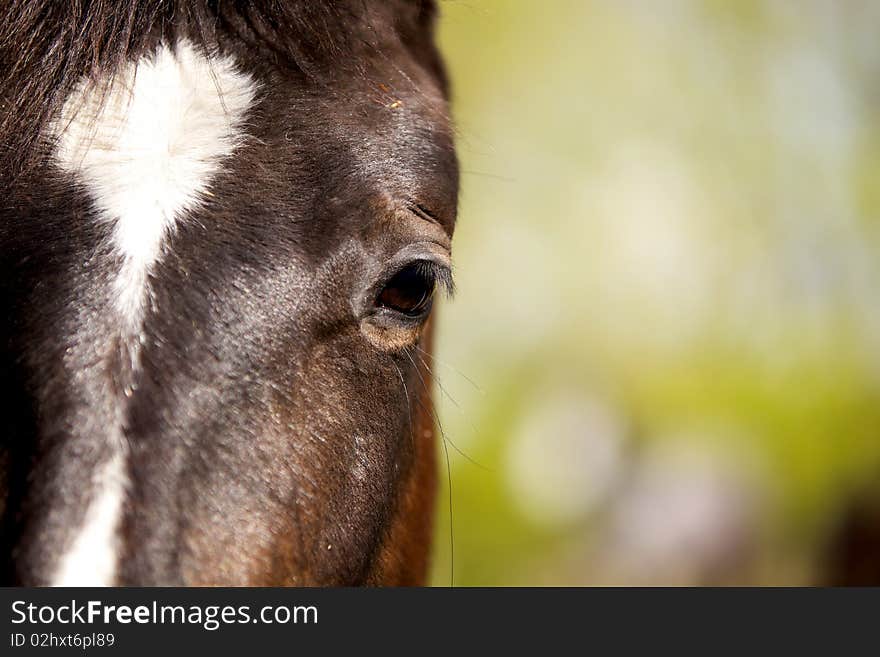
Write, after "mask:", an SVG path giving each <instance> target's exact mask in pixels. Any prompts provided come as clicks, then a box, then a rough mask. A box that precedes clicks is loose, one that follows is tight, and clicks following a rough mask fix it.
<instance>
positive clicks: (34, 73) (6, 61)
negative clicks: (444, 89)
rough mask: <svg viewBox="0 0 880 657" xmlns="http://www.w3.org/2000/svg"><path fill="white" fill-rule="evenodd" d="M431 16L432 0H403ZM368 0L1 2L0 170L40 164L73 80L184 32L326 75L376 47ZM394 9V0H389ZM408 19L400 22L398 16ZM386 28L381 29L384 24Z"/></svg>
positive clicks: (202, 42) (416, 17) (200, 41)
mask: <svg viewBox="0 0 880 657" xmlns="http://www.w3.org/2000/svg"><path fill="white" fill-rule="evenodd" d="M401 3H402V4H403V5H405V6H406V8H407V9H408V11H409V13H410V14H411V15H412V22H413V23H415V24H419V25H420V26H424V25H425V24H428V23H431V22H433V19H434V13H435V11H434V9H435V8H434V2H433V0H401ZM369 4H370V3H368V2H367V0H352V1H345V0H337V1H334V0H228V1H226V2H224V1H222V0H152V1H151V0H128V1H124V0H91V1H90V0H69V1H67V0H65V1H64V2H58V1H57V0H6V2H3V3H2V4H0V168H2V171H3V174H5V175H12V176H14V175H15V173H16V172H18V171H21V170H22V169H24V168H26V167H27V166H29V165H30V164H32V163H33V160H34V158H35V157H36V152H37V149H36V148H35V147H36V146H37V143H38V140H39V137H40V134H41V133H42V132H43V128H44V127H45V126H46V124H47V123H48V122H49V121H51V120H52V117H53V116H55V114H56V112H57V111H58V110H59V108H60V106H61V104H62V103H63V101H64V99H65V97H66V96H67V94H68V93H69V92H70V90H71V88H72V86H73V85H74V84H76V83H77V81H79V80H81V79H82V78H84V77H86V78H92V79H94V78H98V77H100V76H102V75H104V74H107V73H109V72H112V71H113V70H115V69H116V68H117V67H119V66H120V65H121V64H123V63H124V62H126V61H131V60H136V59H138V58H140V57H142V56H143V55H144V54H146V53H148V52H150V51H151V50H152V49H153V48H155V46H156V45H157V44H158V43H159V42H161V41H168V42H170V43H174V42H175V41H176V40H177V39H179V38H187V39H189V40H190V41H191V42H193V43H194V44H196V45H197V46H199V47H202V48H204V49H208V50H211V49H217V48H220V49H222V48H224V47H230V46H232V47H237V48H249V49H252V50H255V51H260V52H261V55H262V59H264V60H266V61H270V62H272V63H274V64H277V65H280V66H282V67H284V68H286V69H287V70H290V71H292V72H298V73H299V74H301V75H305V76H307V77H309V78H311V79H313V80H316V81H320V80H321V79H322V78H323V77H325V76H332V74H333V71H334V70H338V69H339V67H340V66H348V65H353V62H355V61H356V57H354V55H355V54H356V52H357V51H358V50H359V49H361V48H369V47H370V46H371V44H372V43H375V37H376V34H375V30H376V29H377V28H376V27H375V26H374V22H373V20H372V18H373V15H372V14H373V13H374V9H375V8H374V7H371V6H368V5H369ZM384 4H387V5H392V4H394V5H396V4H398V3H397V2H390V1H389V2H386V3H384ZM401 22H402V21H401ZM379 29H383V28H379ZM394 29H398V30H401V29H402V30H406V29H407V26H406V25H395V26H394Z"/></svg>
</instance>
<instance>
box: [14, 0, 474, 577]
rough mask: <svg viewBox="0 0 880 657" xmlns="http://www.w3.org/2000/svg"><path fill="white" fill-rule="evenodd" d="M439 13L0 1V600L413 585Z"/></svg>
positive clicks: (450, 209)
mask: <svg viewBox="0 0 880 657" xmlns="http://www.w3.org/2000/svg"><path fill="white" fill-rule="evenodd" d="M436 14H437V11H436V8H435V5H434V3H433V2H432V1H429V0H333V1H330V0H286V1H284V2H281V1H278V0H255V1H253V2H244V1H235V0H226V1H223V0H160V1H152V2H149V1H145V0H122V1H116V0H113V1H111V0H71V2H63V3H59V2H55V1H54V0H4V1H3V2H2V4H0V145H2V146H0V148H2V154H0V247H2V248H0V251H2V265H0V304H2V312H3V321H2V328H0V332H2V334H0V345H2V346H0V359H2V368H0V389H2V393H3V394H2V399H3V405H4V408H3V415H4V425H5V428H4V431H3V434H2V437H0V513H2V542H0V543H2V546H0V549H2V552H3V560H4V561H3V563H4V566H5V568H4V570H3V573H4V575H3V580H4V583H6V584H11V585H25V586H77V585H90V586H104V585H107V586H115V585H125V586H129V585H138V586H180V585H186V586H212V585H235V586H238V585H251V586H264V585H271V586H278V585H294V586H323V585H418V584H422V583H424V582H425V578H426V572H427V569H428V565H429V557H430V550H429V546H430V543H431V531H432V515H433V507H434V498H435V488H436V473H435V468H436V462H435V458H436V457H435V449H436V438H435V422H434V419H433V407H432V406H431V393H430V388H431V382H430V368H429V367H428V361H427V360H426V359H427V358H428V357H429V354H430V351H431V332H432V331H431V328H430V327H431V322H430V321H429V320H430V317H431V310H432V307H433V305H434V300H435V298H436V297H437V296H439V291H443V290H446V291H449V292H451V290H452V274H451V271H452V269H451V239H452V235H453V229H454V225H455V219H456V208H457V196H458V165H457V159H456V152H455V147H454V131H453V127H452V123H451V120H450V118H449V107H448V97H449V85H448V81H447V77H446V73H445V71H444V66H443V62H442V59H441V56H440V54H439V52H438V49H437V47H436V44H435V40H434V32H435V24H436Z"/></svg>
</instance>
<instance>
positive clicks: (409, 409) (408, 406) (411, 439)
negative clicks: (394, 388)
mask: <svg viewBox="0 0 880 657" xmlns="http://www.w3.org/2000/svg"><path fill="white" fill-rule="evenodd" d="M390 360H391V364H392V365H394V369H396V370H397V376H399V377H400V383H401V384H402V385H403V394H404V395H406V414H407V416H408V417H409V442H410V445H411V446H412V448H413V452H415V449H416V439H415V436H414V435H413V419H412V403H411V402H410V400H409V390H407V389H406V381H404V380H403V372H401V371H400V368H399V367H398V366H397V363H395V362H394V359H393V358H392V359H390Z"/></svg>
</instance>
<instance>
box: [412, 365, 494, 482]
mask: <svg viewBox="0 0 880 657" xmlns="http://www.w3.org/2000/svg"><path fill="white" fill-rule="evenodd" d="M403 353H405V354H406V356H407V358H409V362H411V363H412V364H413V367H414V368H415V370H416V376H418V377H419V380H420V381H421V382H422V387H423V388H424V389H425V392H427V393H428V394H429V395H430V393H431V389H430V388H429V387H428V384H427V383H426V382H425V379H424V377H422V375H421V373H420V372H419V366H418V365H416V362H415V361H414V360H413V357H412V355H410V353H409V352H408V351H407V350H406V349H404V350H403ZM425 367H427V365H426V366H425ZM423 408H424V406H423ZM425 410H428V409H425ZM430 413H431V415H432V416H433V417H434V421H435V422H436V423H437V427H438V428H439V429H440V435H441V436H442V437H443V440H444V442H448V443H449V444H450V445H452V449H454V450H455V451H456V452H458V453H459V455H461V456H462V457H463V458H465V459H466V460H467V461H468V462H469V463H472V464H473V465H475V466H477V467H478V468H480V469H482V470H486V471H487V472H492V470H490V469H489V468H487V467H486V466H485V465H482V464H481V463H478V462H477V461H475V460H474V459H472V458H471V457H470V456H468V455H467V454H465V453H464V452H463V451H461V449H459V447H458V445H456V444H455V443H454V442H452V441H451V440H450V439H449V437H448V436H447V435H446V431H444V429H443V423H442V422H440V416H439V415H437V412H436V411H435V410H434V409H433V408H432V409H431V410H430Z"/></svg>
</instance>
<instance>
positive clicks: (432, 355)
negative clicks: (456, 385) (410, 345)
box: [415, 345, 486, 395]
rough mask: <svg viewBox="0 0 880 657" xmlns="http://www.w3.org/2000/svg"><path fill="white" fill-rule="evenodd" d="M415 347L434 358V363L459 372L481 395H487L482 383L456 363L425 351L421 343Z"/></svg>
mask: <svg viewBox="0 0 880 657" xmlns="http://www.w3.org/2000/svg"><path fill="white" fill-rule="evenodd" d="M415 348H416V349H417V350H418V351H420V352H422V354H424V355H425V356H427V357H428V358H430V359H431V360H433V361H434V363H436V364H437V365H442V366H443V367H446V368H448V369H450V370H452V371H453V372H455V373H456V374H458V375H459V376H460V377H461V378H462V379H464V380H465V381H467V382H468V383H470V384H471V385H472V386H473V387H474V389H475V390H476V391H477V392H479V393H480V394H481V395H485V394H486V391H485V390H483V389H482V388H481V387H480V385H479V384H478V383H477V382H476V381H474V380H473V379H472V378H470V377H469V376H468V375H467V374H465V373H464V372H462V371H461V370H460V369H458V368H457V367H455V365H452V364H451V363H447V362H446V361H444V360H443V359H441V358H438V357H437V356H435V355H434V354H432V353H431V352H429V351H425V350H424V349H422V348H421V347H420V346H419V345H415Z"/></svg>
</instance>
